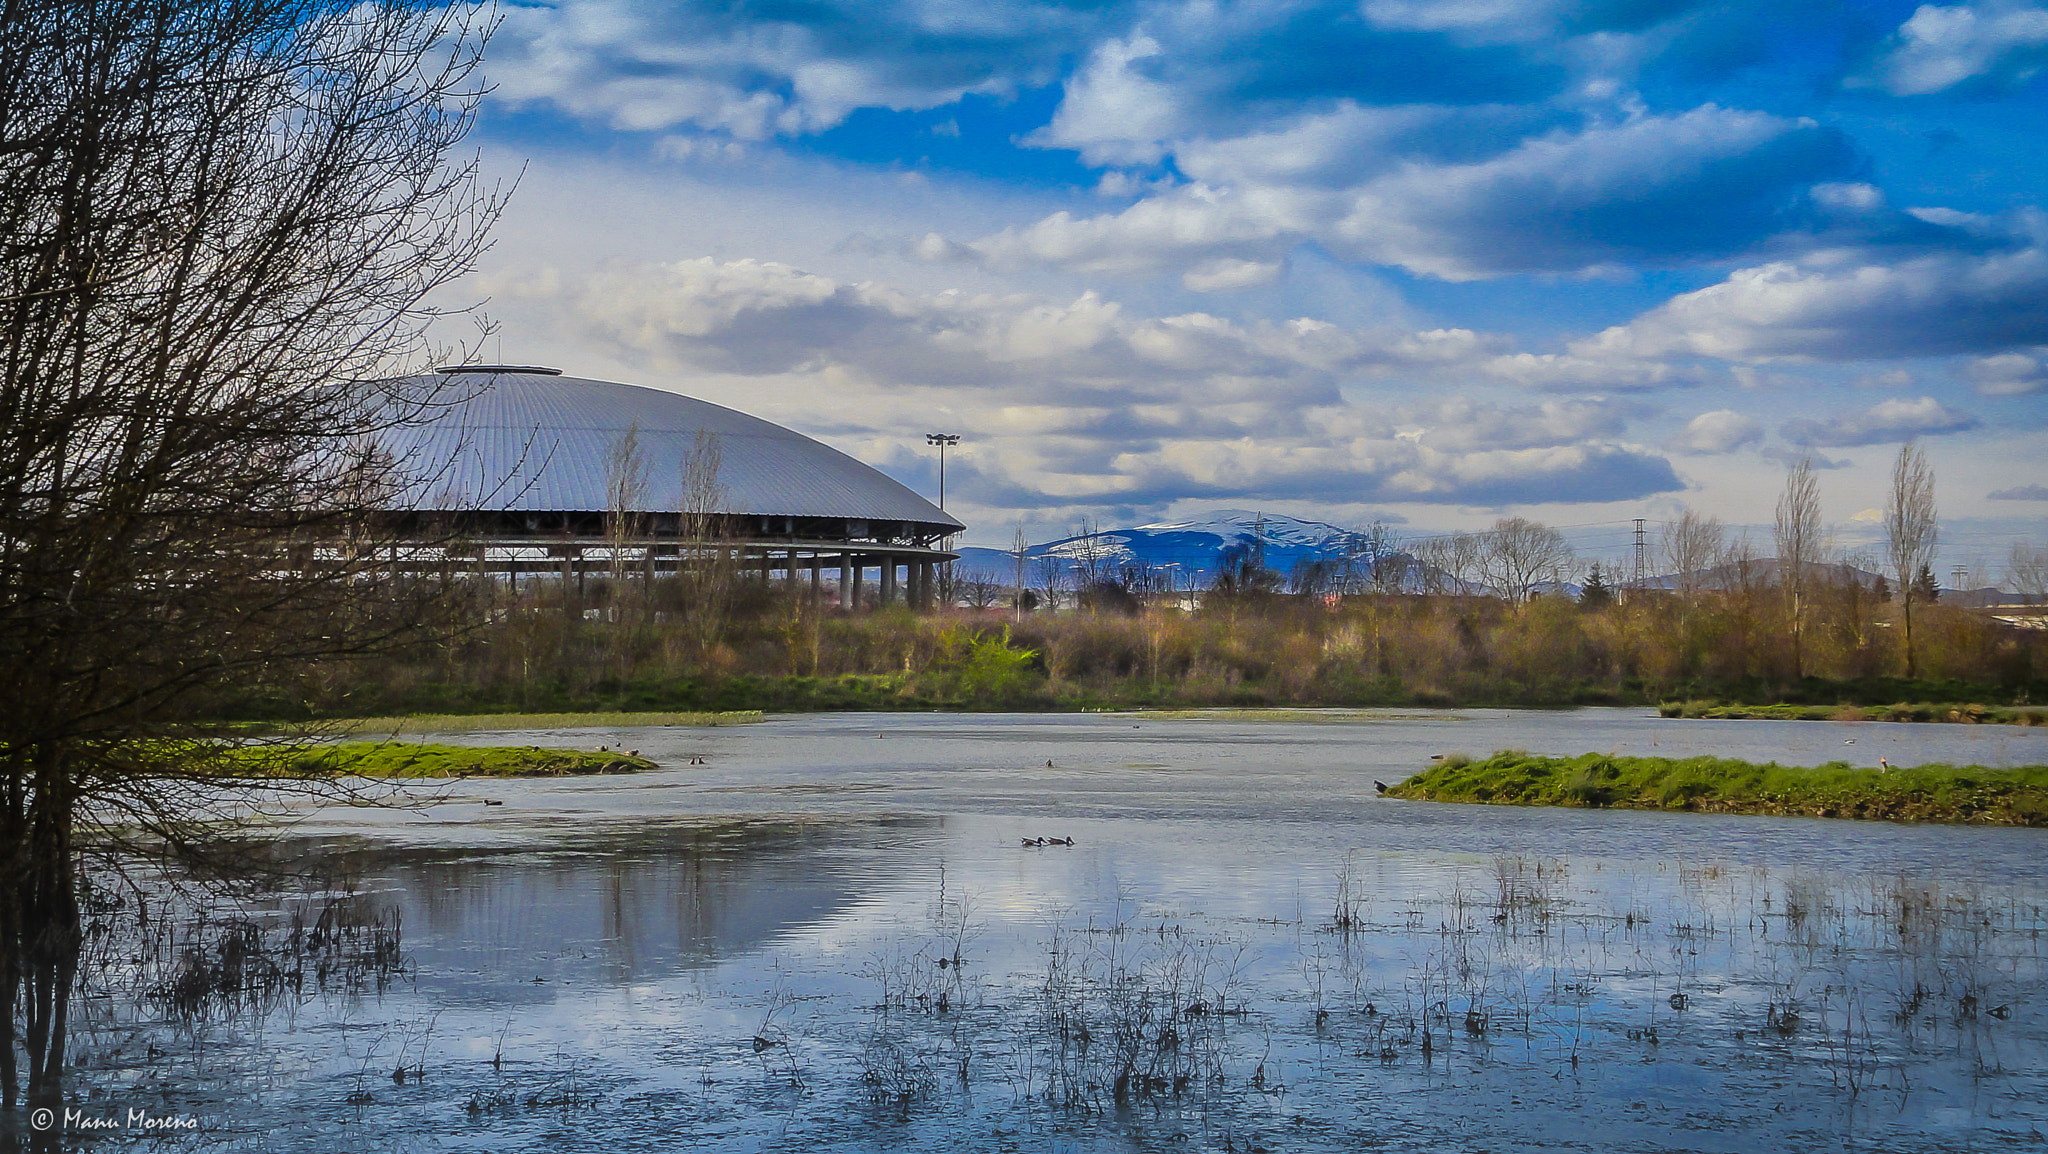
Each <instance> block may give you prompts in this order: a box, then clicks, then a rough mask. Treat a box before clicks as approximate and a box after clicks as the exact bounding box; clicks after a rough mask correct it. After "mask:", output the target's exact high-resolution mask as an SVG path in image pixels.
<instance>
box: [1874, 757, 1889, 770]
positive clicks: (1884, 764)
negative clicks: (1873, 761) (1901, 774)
mask: <svg viewBox="0 0 2048 1154" xmlns="http://www.w3.org/2000/svg"><path fill="white" fill-rule="evenodd" d="M1877 766H1878V768H1879V769H1890V768H1891V767H1892V763H1891V762H1889V761H1886V760H1885V759H1884V758H1881V757H1880V758H1878V759H1877Z"/></svg>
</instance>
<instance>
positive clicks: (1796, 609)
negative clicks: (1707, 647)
mask: <svg viewBox="0 0 2048 1154" xmlns="http://www.w3.org/2000/svg"><path fill="white" fill-rule="evenodd" d="M1771 534H1772V537H1773V539H1774V540H1775V541H1776V543H1777V547H1778V587H1779V589H1780V590H1781V591H1782V592H1783V593H1784V596H1785V626H1786V635H1787V636H1788V637H1789V638H1790V639H1791V642H1792V676H1793V678H1794V679H1797V678H1800V677H1804V676H1805V675H1806V653H1805V641H1806V602H1807V596H1808V593H1809V592H1810V590H1809V586H1810V585H1811V578H1812V569H1813V566H1814V565H1815V564H1816V563H1817V562H1818V561H1819V560H1820V553H1821V548H1822V544H1821V527H1820V483H1819V482H1818V481H1816V480H1815V479H1814V476H1813V458H1811V457H1801V458H1799V462H1798V463H1797V464H1795V465H1793V466H1792V468H1791V470H1790V471H1789V472H1788V473H1787V474H1786V476H1785V492H1784V493H1783V494H1781V495H1780V496H1779V497H1778V515H1777V520H1776V521H1775V522H1774V523H1773V525H1772V530H1771Z"/></svg>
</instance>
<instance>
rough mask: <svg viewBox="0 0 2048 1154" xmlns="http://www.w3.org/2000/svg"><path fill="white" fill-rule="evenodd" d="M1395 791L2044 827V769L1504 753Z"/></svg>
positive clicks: (1424, 796)
mask: <svg viewBox="0 0 2048 1154" xmlns="http://www.w3.org/2000/svg"><path fill="white" fill-rule="evenodd" d="M1387 793H1388V796H1390V797H1400V798H1412V799H1418V800H1423V801H1449V802H1479V803H1485V804H1489V805H1555V806H1573V807H1582V808H1594V807H1613V808H1617V809H1671V810H1695V811H1702V812H1711V813H1754V814H1784V815H1794V816H1805V817H1847V818H1874V819H1883V820H1891V821H1930V822H1957V823H1968V824H1973V825H2020V826H2035V827H2048V766H2040V765H2034V766H2022V767H2019V768H2015V769H1989V768H1986V767H1984V766H1981V765H1966V766H1952V765H1920V766H1913V767H1911V768H1906V767H1898V768H1894V769H1891V770H1883V769H1863V768H1858V767H1855V766H1851V765H1849V764H1848V763H1846V762H1839V761H1837V762H1830V763H1829V764H1827V765H1823V766H1818V767H1815V768H1800V767H1798V766H1784V765H1779V764H1777V763H1776V762H1771V763H1768V764H1765V765H1757V764H1754V763H1752V762H1746V761H1732V760H1726V759H1722V758H1712V757H1693V758H1684V759H1676V758H1664V757H1611V756H1607V755H1603V754H1597V753H1589V754H1586V755H1584V756H1582V757H1571V758H1565V757H1539V756H1535V755H1532V754H1529V753H1525V752H1523V751H1521V750H1502V751H1501V752H1499V753H1496V754H1494V755H1493V756H1492V757H1489V758H1487V759H1485V760H1484V761H1469V762H1468V761H1465V760H1463V759H1457V758H1453V759H1446V761H1445V762H1444V763H1443V764H1441V765H1437V766H1434V767H1432V768H1430V769H1428V770H1426V771H1424V772H1422V773H1419V774H1416V775H1415V776H1414V777H1411V778H1409V779H1408V780H1406V781H1404V782H1402V783H1400V784H1399V785H1396V786H1394V787H1392V788H1390V789H1389V790H1388V791H1387Z"/></svg>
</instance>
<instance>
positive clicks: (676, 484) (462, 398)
mask: <svg viewBox="0 0 2048 1154" xmlns="http://www.w3.org/2000/svg"><path fill="white" fill-rule="evenodd" d="M412 383H416V384H418V385H421V386H425V388H426V389H428V390H432V389H435V388H436V387H437V386H438V387H439V388H440V390H441V391H440V392H439V394H438V395H439V396H441V397H454V398H458V399H456V400H454V401H453V402H451V403H448V404H446V405H445V407H440V408H437V409H435V410H433V411H432V412H431V413H430V414H429V415H428V416H427V417H426V418H425V419H424V420H422V421H420V422H419V423H417V424H411V425H406V426H404V427H401V428H398V429H394V430H392V431H390V432H389V433H387V434H385V436H384V437H383V442H384V447H385V449H386V450H387V451H389V452H391V453H393V454H394V455H395V456H397V457H398V459H399V460H400V461H402V462H405V463H406V465H407V468H408V471H410V472H413V473H414V474H415V475H417V476H420V477H422V478H423V479H422V480H421V481H420V482H418V484H417V485H416V487H415V488H414V489H413V491H412V492H411V493H408V494H407V495H408V497H410V498H411V499H412V503H413V505H414V507H416V508H421V509H434V510H490V511H499V510H504V511H519V512H601V511H604V510H605V509H607V508H608V507H609V505H610V501H609V499H608V497H607V495H606V493H607V485H606V477H607V467H608V465H609V463H610V461H611V459H612V456H613V454H614V453H615V452H616V450H617V447H618V446H619V444H620V443H621V442H622V441H623V439H624V438H625V436H626V432H627V430H628V429H633V430H636V432H637V436H638V440H639V447H640V452H641V454H642V456H643V459H644V461H645V464H646V478H647V496H648V502H647V505H648V507H647V508H646V509H642V510H635V511H636V512H674V511H676V510H677V509H678V508H679V507H680V504H681V492H682V479H683V470H684V462H685V461H686V459H687V458H688V457H689V455H690V453H691V451H692V450H693V449H694V447H695V446H696V443H697V432H698V430H699V429H706V430H709V431H710V433H711V435H712V437H713V438H715V439H716V443H717V445H718V450H719V470H718V483H719V485H720V486H721V487H722V489H723V490H724V495H725V500H724V502H723V503H722V507H721V508H719V509H717V510H715V511H716V512H721V513H733V514H745V515H760V516H776V517H846V518H856V519H861V518H865V519H870V520H883V521H911V522H922V523H925V524H928V525H933V526H940V527H949V528H952V529H957V528H961V527H963V526H962V525H961V523H960V522H959V521H957V520H955V519H954V518H952V517H950V516H948V515H947V514H945V513H943V512H941V511H940V510H939V508H938V507H937V506H935V505H933V504H932V503H931V502H929V501H927V500H925V499H924V498H923V497H920V496H918V495H917V494H916V493H915V492H912V491H911V490H910V489H908V488H906V487H905V486H903V485H902V484H900V483H898V482H896V481H894V480H892V479H890V478H889V477H886V476H884V475H883V474H881V473H880V472H878V471H876V470H875V469H873V468H872V467H870V466H868V465H864V464H862V463H861V462H859V461H856V460H854V459H853V458H852V457H849V456H847V455H846V454H845V453H842V452H840V451H839V450H837V449H834V448H832V447H831V446H829V445H825V444H821V443H820V442H817V441H814V440H812V439H811V438H809V437H806V436H804V435H803V434H801V433H797V432H793V431H792V430H789V429H785V428H783V427H782V426H781V425H777V424H773V423H771V422H768V421H764V420H761V419H760V418H759V417H750V416H748V415H747V414H745V413H741V412H737V411H735V410H732V409H728V408H725V407H724V406H722V405H714V404H711V403H710V402H709V401H700V400H698V399H696V398H695V397H686V396H683V395H681V394H680V393H671V392H667V391H665V390H662V389H650V388H645V387H643V386H640V385H621V384H615V383H613V382H611V381H593V380H586V379H584V378H582V377H566V376H562V375H560V374H559V373H558V372H557V371H555V370H552V369H544V368H539V367H536V366H530V365H475V366H464V367H461V368H454V369H444V370H440V371H438V372H436V373H434V374H431V375H429V376H425V377H416V378H413V382H412Z"/></svg>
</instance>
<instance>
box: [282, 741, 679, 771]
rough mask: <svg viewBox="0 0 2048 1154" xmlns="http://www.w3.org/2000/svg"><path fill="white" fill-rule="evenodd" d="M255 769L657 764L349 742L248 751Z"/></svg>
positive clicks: (616, 757)
mask: <svg viewBox="0 0 2048 1154" xmlns="http://www.w3.org/2000/svg"><path fill="white" fill-rule="evenodd" d="M244 760H245V761H246V762H247V763H248V764H249V766H250V768H251V769H253V770H256V771H257V772H262V773H272V774H278V775H281V776H315V777H319V776H329V775H336V774H354V775H356V776H360V777H568V776H572V775H578V774H595V773H634V772H637V771H639V770H643V769H653V768H655V764H654V763H653V762H651V761H649V760H647V759H646V758H644V757H637V756H634V755H632V754H628V753H621V752H604V753H598V752H594V751H590V750H582V749H543V748H540V747H538V746H517V747H510V746H482V747H471V746H459V745H422V744H417V743H414V742H409V741H384V742H370V741H347V742H340V743H338V744H335V745H316V746H311V747H307V748H304V749H298V750H293V751H290V752H283V753H280V752H277V751H274V750H267V749H264V748H262V747H251V748H250V749H248V750H246V751H244Z"/></svg>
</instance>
